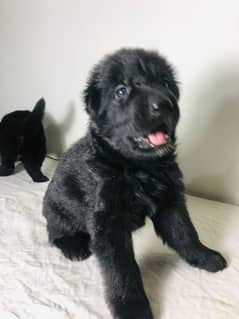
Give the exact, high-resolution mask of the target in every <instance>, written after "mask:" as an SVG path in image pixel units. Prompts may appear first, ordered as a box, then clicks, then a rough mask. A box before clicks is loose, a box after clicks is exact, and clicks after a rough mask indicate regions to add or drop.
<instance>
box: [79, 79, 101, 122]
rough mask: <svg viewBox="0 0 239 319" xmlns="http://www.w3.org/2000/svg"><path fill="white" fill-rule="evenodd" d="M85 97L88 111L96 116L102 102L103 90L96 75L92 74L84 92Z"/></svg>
mask: <svg viewBox="0 0 239 319" xmlns="http://www.w3.org/2000/svg"><path fill="white" fill-rule="evenodd" d="M83 97H84V102H85V110H86V112H87V113H88V114H89V115H91V116H94V115H95V114H96V112H97V110H98V109H99V107H100V103H101V90H100V89H99V88H98V87H97V81H96V79H95V76H94V75H92V77H91V78H90V80H89V81H88V84H87V87H86V89H85V90H84V92H83Z"/></svg>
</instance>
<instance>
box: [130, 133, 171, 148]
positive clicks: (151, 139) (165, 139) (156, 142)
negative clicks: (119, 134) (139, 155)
mask: <svg viewBox="0 0 239 319" xmlns="http://www.w3.org/2000/svg"><path fill="white" fill-rule="evenodd" d="M134 141H135V142H136V143H137V144H138V146H139V147H140V148H143V149H149V148H156V149H159V148H163V147H164V146H166V145H167V144H168V143H170V136H169V135H168V134H167V133H166V132H164V131H160V130H158V131H154V132H151V133H149V134H148V135H146V136H140V137H135V138H134Z"/></svg>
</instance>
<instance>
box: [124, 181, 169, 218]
mask: <svg viewBox="0 0 239 319" xmlns="http://www.w3.org/2000/svg"><path fill="white" fill-rule="evenodd" d="M128 188H129V191H128V197H129V198H128V201H127V202H128V209H129V211H130V213H131V215H132V216H135V215H137V214H138V215H142V214H144V215H148V216H152V215H154V214H155V212H156V210H157V208H158V207H159V205H160V202H163V200H164V198H165V194H166V193H167V185H165V184H163V183H162V182H161V181H160V180H158V179H156V178H150V177H144V176H136V175H131V176H129V177H128Z"/></svg>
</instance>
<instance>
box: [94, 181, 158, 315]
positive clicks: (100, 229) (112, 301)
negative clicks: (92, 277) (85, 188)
mask: <svg viewBox="0 0 239 319" xmlns="http://www.w3.org/2000/svg"><path fill="white" fill-rule="evenodd" d="M124 190H125V189H124V186H123V185H122V184H120V183H117V182H115V181H113V180H110V179H109V180H107V181H104V183H103V185H102V186H101V187H100V191H99V193H98V196H97V204H96V210H95V213H94V216H93V220H92V221H91V223H90V227H89V228H90V233H91V239H92V250H93V252H94V253H95V255H96V256H97V259H98V261H99V265H100V268H101V270H102V275H103V278H104V282H105V288H106V291H105V292H106V298H107V302H108V304H109V307H110V309H111V312H112V315H113V318H114V319H116V318H117V319H136V318H137V319H153V316H152V312H151V310H150V306H149V302H148V299H147V297H146V295H145V292H144V288H143V283H142V279H141V275H140V271H139V268H138V265H137V263H136V261H135V258H134V252H133V246H132V238H131V231H130V222H129V216H128V212H127V210H126V203H125V202H124V198H123V197H124V196H123V194H124Z"/></svg>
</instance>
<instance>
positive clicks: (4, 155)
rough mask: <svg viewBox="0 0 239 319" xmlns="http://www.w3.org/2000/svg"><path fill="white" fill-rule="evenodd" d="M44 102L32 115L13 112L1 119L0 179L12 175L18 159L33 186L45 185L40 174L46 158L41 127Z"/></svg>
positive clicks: (43, 178) (36, 106)
mask: <svg viewBox="0 0 239 319" xmlns="http://www.w3.org/2000/svg"><path fill="white" fill-rule="evenodd" d="M44 110H45V101H44V99H40V100H39V101H38V102H37V103H36V105H35V107H34V109H33V110H32V112H30V111H14V112H12V113H9V114H7V115H5V116H4V117H3V119H2V121H1V123H0V157H1V166H0V176H8V175H11V174H12V173H13V172H14V168H15V162H16V160H17V159H18V158H19V159H20V160H21V161H22V163H23V165H24V167H25V169H26V171H27V172H28V174H29V175H30V176H31V178H32V179H33V181H34V182H46V181H48V178H47V177H46V176H44V175H43V174H42V172H41V165H42V163H43V161H44V158H45V156H46V141H45V134H44V129H43V125H42V117H43V115H44Z"/></svg>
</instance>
